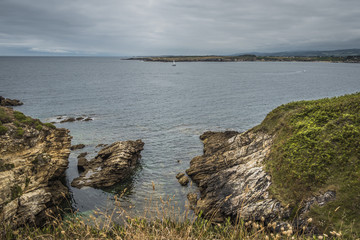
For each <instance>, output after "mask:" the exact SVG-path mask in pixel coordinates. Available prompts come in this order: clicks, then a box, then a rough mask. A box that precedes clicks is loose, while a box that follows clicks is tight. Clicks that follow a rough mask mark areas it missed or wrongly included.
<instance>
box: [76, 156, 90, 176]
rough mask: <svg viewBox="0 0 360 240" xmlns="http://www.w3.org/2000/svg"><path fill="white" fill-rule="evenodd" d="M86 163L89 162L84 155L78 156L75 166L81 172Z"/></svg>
mask: <svg viewBox="0 0 360 240" xmlns="http://www.w3.org/2000/svg"><path fill="white" fill-rule="evenodd" d="M88 164H89V162H88V160H87V159H86V158H85V157H79V158H78V163H77V168H78V170H79V171H80V172H83V171H85V168H86V167H87V165H88Z"/></svg>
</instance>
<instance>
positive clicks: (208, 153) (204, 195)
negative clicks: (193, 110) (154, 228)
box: [186, 130, 336, 231]
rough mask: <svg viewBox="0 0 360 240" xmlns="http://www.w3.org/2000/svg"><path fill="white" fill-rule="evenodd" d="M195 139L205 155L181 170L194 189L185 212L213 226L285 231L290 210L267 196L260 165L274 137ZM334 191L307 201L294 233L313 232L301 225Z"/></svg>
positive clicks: (246, 134) (240, 135)
mask: <svg viewBox="0 0 360 240" xmlns="http://www.w3.org/2000/svg"><path fill="white" fill-rule="evenodd" d="M200 139H201V140H202V141H203V143H204V154H203V155H202V156H198V157H195V158H193V159H192V160H191V162H190V168H189V169H187V170H186V173H187V174H188V176H189V177H190V178H191V179H192V180H193V181H194V182H195V183H197V184H198V187H199V190H200V198H199V199H197V198H196V195H195V194H193V195H191V196H188V198H189V202H190V206H191V207H192V208H194V210H195V212H196V213H200V212H202V214H203V216H205V217H206V218H209V219H211V220H212V221H214V222H222V221H224V220H225V218H228V217H230V218H231V219H233V220H236V219H238V218H242V219H243V220H245V221H259V222H260V221H261V222H265V223H271V225H269V227H271V228H272V230H275V231H280V229H281V228H282V227H283V228H285V230H286V229H288V228H290V224H289V223H287V222H286V219H288V218H289V217H290V214H291V212H292V210H293V209H290V208H288V206H283V205H282V204H281V202H280V201H279V200H277V199H275V198H272V197H271V196H270V195H269V187H270V185H271V184H272V182H271V176H270V175H269V174H268V173H267V172H266V171H265V170H264V160H265V159H266V158H267V156H268V154H269V153H270V149H271V146H272V144H273V139H274V136H271V135H269V134H266V133H264V132H262V131H253V130H249V131H247V132H244V133H236V132H223V133H222V132H206V133H204V134H203V135H201V137H200ZM335 196H336V193H335V192H334V191H327V192H325V193H324V194H322V195H319V196H314V197H311V198H309V199H306V200H305V201H304V203H303V205H302V207H301V208H300V209H298V217H297V219H296V221H292V224H293V226H294V227H295V228H301V229H302V227H304V226H305V227H306V231H314V229H313V228H312V227H311V226H309V225H308V222H307V221H306V220H307V219H306V213H308V212H309V210H310V208H311V206H313V205H318V206H323V205H324V204H326V203H327V202H329V201H332V200H334V199H335Z"/></svg>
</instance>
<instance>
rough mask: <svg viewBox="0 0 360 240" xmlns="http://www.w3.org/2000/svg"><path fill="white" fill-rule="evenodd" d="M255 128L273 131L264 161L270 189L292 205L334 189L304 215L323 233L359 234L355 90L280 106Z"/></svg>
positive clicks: (359, 128) (358, 101) (359, 115)
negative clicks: (324, 202)
mask: <svg viewBox="0 0 360 240" xmlns="http://www.w3.org/2000/svg"><path fill="white" fill-rule="evenodd" d="M255 130H265V131H267V132H270V133H274V134H276V138H275V142H274V145H273V148H272V151H271V154H270V157H269V158H268V159H267V161H266V167H267V170H268V171H269V172H270V173H271V175H272V179H273V185H272V188H271V193H272V194H273V195H274V196H275V197H277V198H278V199H280V200H281V201H282V202H283V203H284V204H290V205H291V206H293V207H294V209H297V208H298V207H300V206H301V202H302V201H303V200H304V199H306V198H308V197H310V196H315V195H318V194H320V193H322V192H324V191H326V190H335V191H336V193H337V195H336V199H335V200H334V201H332V202H330V203H328V204H327V205H325V206H324V207H315V208H313V209H312V210H311V211H310V214H309V215H310V216H312V217H313V218H314V220H315V224H317V225H318V226H319V227H320V228H321V229H322V230H324V231H330V230H334V229H342V230H343V233H347V234H350V235H353V234H354V235H357V236H360V93H357V94H352V95H345V96H342V97H337V98H331V99H320V100H315V101H300V102H293V103H289V104H286V105H282V106H280V107H278V108H276V109H275V110H273V111H272V112H270V113H269V114H268V115H267V117H266V118H265V120H264V121H263V122H262V123H261V124H260V125H259V126H257V127H255ZM294 214H295V213H294Z"/></svg>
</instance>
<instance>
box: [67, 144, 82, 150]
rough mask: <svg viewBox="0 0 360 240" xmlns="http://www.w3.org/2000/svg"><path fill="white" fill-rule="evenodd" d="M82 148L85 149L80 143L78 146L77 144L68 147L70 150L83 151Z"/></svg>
mask: <svg viewBox="0 0 360 240" xmlns="http://www.w3.org/2000/svg"><path fill="white" fill-rule="evenodd" d="M84 147H85V144H82V143H80V144H77V145H72V146H71V147H70V150H78V149H83V148H84Z"/></svg>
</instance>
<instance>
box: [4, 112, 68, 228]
mask: <svg viewBox="0 0 360 240" xmlns="http://www.w3.org/2000/svg"><path fill="white" fill-rule="evenodd" d="M0 111H1V115H2V118H3V119H6V121H5V123H4V122H3V123H2V127H3V128H4V129H5V131H4V132H3V133H2V134H0V221H1V222H4V223H6V224H10V225H12V226H13V227H17V226H20V225H22V224H24V223H35V224H40V223H42V222H43V220H44V219H45V216H46V214H45V213H46V210H50V209H51V210H53V211H54V210H55V209H56V206H58V205H59V204H60V203H62V202H63V201H64V200H65V196H66V195H67V194H68V189H67V188H66V187H65V186H64V185H63V184H62V182H61V179H62V178H63V177H64V173H65V170H66V168H67V166H68V156H69V154H70V150H69V148H70V145H71V137H70V135H69V131H68V130H66V129H56V128H55V127H54V126H53V125H48V124H42V123H41V122H40V121H39V120H35V119H31V118H29V117H26V116H24V115H23V114H22V113H19V112H14V111H12V110H11V109H8V108H1V107H0Z"/></svg>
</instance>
